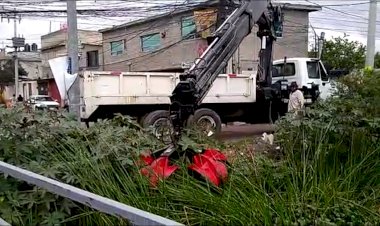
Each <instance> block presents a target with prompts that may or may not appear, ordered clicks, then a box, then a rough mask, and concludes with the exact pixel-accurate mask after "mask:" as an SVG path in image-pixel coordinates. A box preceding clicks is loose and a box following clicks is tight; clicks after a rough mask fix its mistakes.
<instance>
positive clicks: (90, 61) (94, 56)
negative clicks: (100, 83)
mask: <svg viewBox="0 0 380 226" xmlns="http://www.w3.org/2000/svg"><path fill="white" fill-rule="evenodd" d="M86 57H87V58H86V59H87V67H99V53H98V50H95V51H89V52H87V56H86Z"/></svg>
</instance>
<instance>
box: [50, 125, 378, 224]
mask: <svg viewBox="0 0 380 226" xmlns="http://www.w3.org/2000/svg"><path fill="white" fill-rule="evenodd" d="M327 125H329V124H327ZM331 129H332V128H331V127H329V126H326V127H321V128H315V129H314V130H313V131H312V134H314V136H313V139H311V137H310V136H311V135H310V134H311V131H310V130H309V127H308V125H307V124H302V125H300V126H298V127H294V128H293V130H292V131H291V133H288V134H287V138H288V139H289V140H288V141H286V142H282V147H283V150H282V151H283V152H284V153H285V156H286V157H285V159H282V160H281V161H276V160H272V159H268V158H267V157H265V156H255V157H252V158H248V159H240V160H239V161H237V162H235V163H234V165H233V166H232V168H231V171H230V178H229V182H228V183H227V184H226V185H224V187H222V188H215V187H212V186H211V185H210V184H208V183H207V182H201V181H197V180H195V179H194V178H192V177H191V176H189V174H188V173H187V171H186V166H185V165H181V170H180V171H179V172H177V173H176V175H174V177H173V178H170V179H169V180H166V181H164V182H162V184H161V185H160V186H159V188H158V189H150V188H149V184H148V182H147V181H146V179H145V178H144V177H142V176H141V175H140V174H139V173H138V168H136V167H134V166H133V165H128V166H126V165H124V164H122V162H120V161H115V159H116V158H117V155H118V153H117V152H113V151H110V152H109V156H108V157H107V158H98V157H97V156H96V154H94V153H101V150H97V147H90V151H89V147H88V145H87V143H86V142H83V143H77V142H76V141H75V140H71V141H70V140H64V141H63V140H61V141H60V143H58V145H56V147H55V148H54V149H53V150H52V149H49V150H50V152H49V153H50V154H51V158H52V159H55V161H56V162H57V163H58V162H59V163H60V164H61V167H62V170H63V169H64V170H65V171H66V172H67V174H69V175H72V176H73V177H74V178H75V182H73V183H74V184H76V185H77V186H79V187H81V188H84V189H86V190H88V191H91V192H94V193H96V194H99V195H102V196H106V197H108V198H111V199H115V200H117V201H119V202H123V203H126V204H128V205H132V206H134V207H137V208H141V209H143V210H146V211H150V212H153V213H155V214H158V215H161V216H164V217H168V218H170V219H173V220H176V221H179V222H182V223H184V224H187V225H247V224H249V225H274V224H277V225H291V224H294V223H295V224H297V225H310V224H317V225H321V224H322V225H323V224H327V223H329V222H335V223H337V224H339V223H340V224H341V225H347V224H350V223H352V224H353V225H360V224H364V223H380V222H379V221H378V219H379V217H380V215H379V213H378V212H376V207H377V206H378V205H379V203H380V202H379V201H380V196H379V195H380V193H379V190H380V183H379V179H380V162H379V161H378V159H379V157H380V156H379V147H380V145H378V144H379V143H374V142H373V141H372V138H371V137H369V136H368V134H362V133H355V132H352V133H349V134H347V135H350V136H348V137H347V140H346V139H341V140H340V141H337V140H336V138H335V137H334V136H332V135H331V134H330V133H331ZM348 138H349V139H348ZM99 140H100V142H102V141H101V137H100V138H99ZM105 145H106V144H104V146H105ZM99 147H103V145H99ZM179 164H181V163H179ZM86 211H89V210H88V209H87V210H86ZM376 220H377V221H376ZM78 224H80V225H84V224H86V225H95V224H96V225H110V224H112V225H124V224H125V225H126V224H127V222H125V221H121V220H120V219H116V218H113V217H109V216H107V215H104V214H100V213H96V212H92V213H91V214H89V215H86V216H82V217H81V218H80V220H79V221H78Z"/></svg>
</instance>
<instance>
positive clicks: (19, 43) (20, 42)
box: [1, 10, 25, 98]
mask: <svg viewBox="0 0 380 226" xmlns="http://www.w3.org/2000/svg"><path fill="white" fill-rule="evenodd" d="M6 18H7V19H8V23H9V22H10V20H11V19H13V25H14V28H13V29H14V30H13V32H14V34H13V38H12V39H10V40H12V46H7V47H11V48H14V52H13V59H14V79H15V96H16V98H17V96H18V95H19V74H18V64H19V63H18V56H17V51H18V49H19V48H20V47H24V46H25V38H22V37H17V21H18V22H19V23H20V22H21V17H18V18H17V15H16V10H15V12H14V13H12V14H7V15H6ZM1 20H3V16H1Z"/></svg>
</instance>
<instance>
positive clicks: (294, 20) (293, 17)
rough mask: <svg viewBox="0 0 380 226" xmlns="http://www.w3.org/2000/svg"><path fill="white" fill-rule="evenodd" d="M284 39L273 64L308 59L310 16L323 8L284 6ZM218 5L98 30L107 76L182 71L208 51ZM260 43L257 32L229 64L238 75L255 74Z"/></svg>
mask: <svg viewBox="0 0 380 226" xmlns="http://www.w3.org/2000/svg"><path fill="white" fill-rule="evenodd" d="M283 9H284V27H283V37H282V38H280V39H279V40H278V41H277V42H276V44H275V46H274V59H279V58H283V57H285V56H286V57H305V56H307V53H308V25H309V13H311V12H314V11H318V10H321V8H320V7H317V6H310V5H299V4H285V5H284V8H283ZM217 11H218V7H217V2H216V1H210V2H208V3H207V4H206V5H203V6H199V7H195V8H192V9H186V10H179V11H174V12H171V13H166V14H161V15H158V16H153V17H150V18H146V19H141V20H137V21H132V22H129V23H125V24H122V25H118V26H114V27H112V28H107V29H103V30H100V32H101V33H102V34H103V58H102V60H103V61H102V65H103V68H102V69H103V70H105V71H111V70H114V71H182V70H183V65H184V64H190V63H192V62H194V60H195V59H196V58H198V57H200V56H201V54H202V53H203V51H204V50H205V49H206V48H207V42H206V39H205V38H206V36H207V35H208V34H210V33H211V32H213V31H214V30H215V28H216V26H215V24H216V20H217V14H216V13H217ZM260 45H261V43H260V39H259V38H257V37H256V30H254V31H253V32H252V34H250V35H249V36H247V37H246V38H245V40H244V41H243V43H242V44H241V45H240V47H239V49H238V50H237V51H236V53H235V55H234V57H233V58H232V59H231V61H230V65H231V66H232V68H231V70H232V71H233V72H234V73H241V72H243V71H254V70H256V68H257V64H258V51H259V49H260Z"/></svg>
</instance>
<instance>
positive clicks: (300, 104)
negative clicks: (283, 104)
mask: <svg viewBox="0 0 380 226" xmlns="http://www.w3.org/2000/svg"><path fill="white" fill-rule="evenodd" d="M304 104H305V99H304V96H303V93H302V91H301V90H299V89H298V85H297V82H292V83H291V84H290V95H289V103H288V113H291V114H293V116H294V117H296V118H298V117H299V116H301V115H303V114H302V111H303V108H304Z"/></svg>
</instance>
